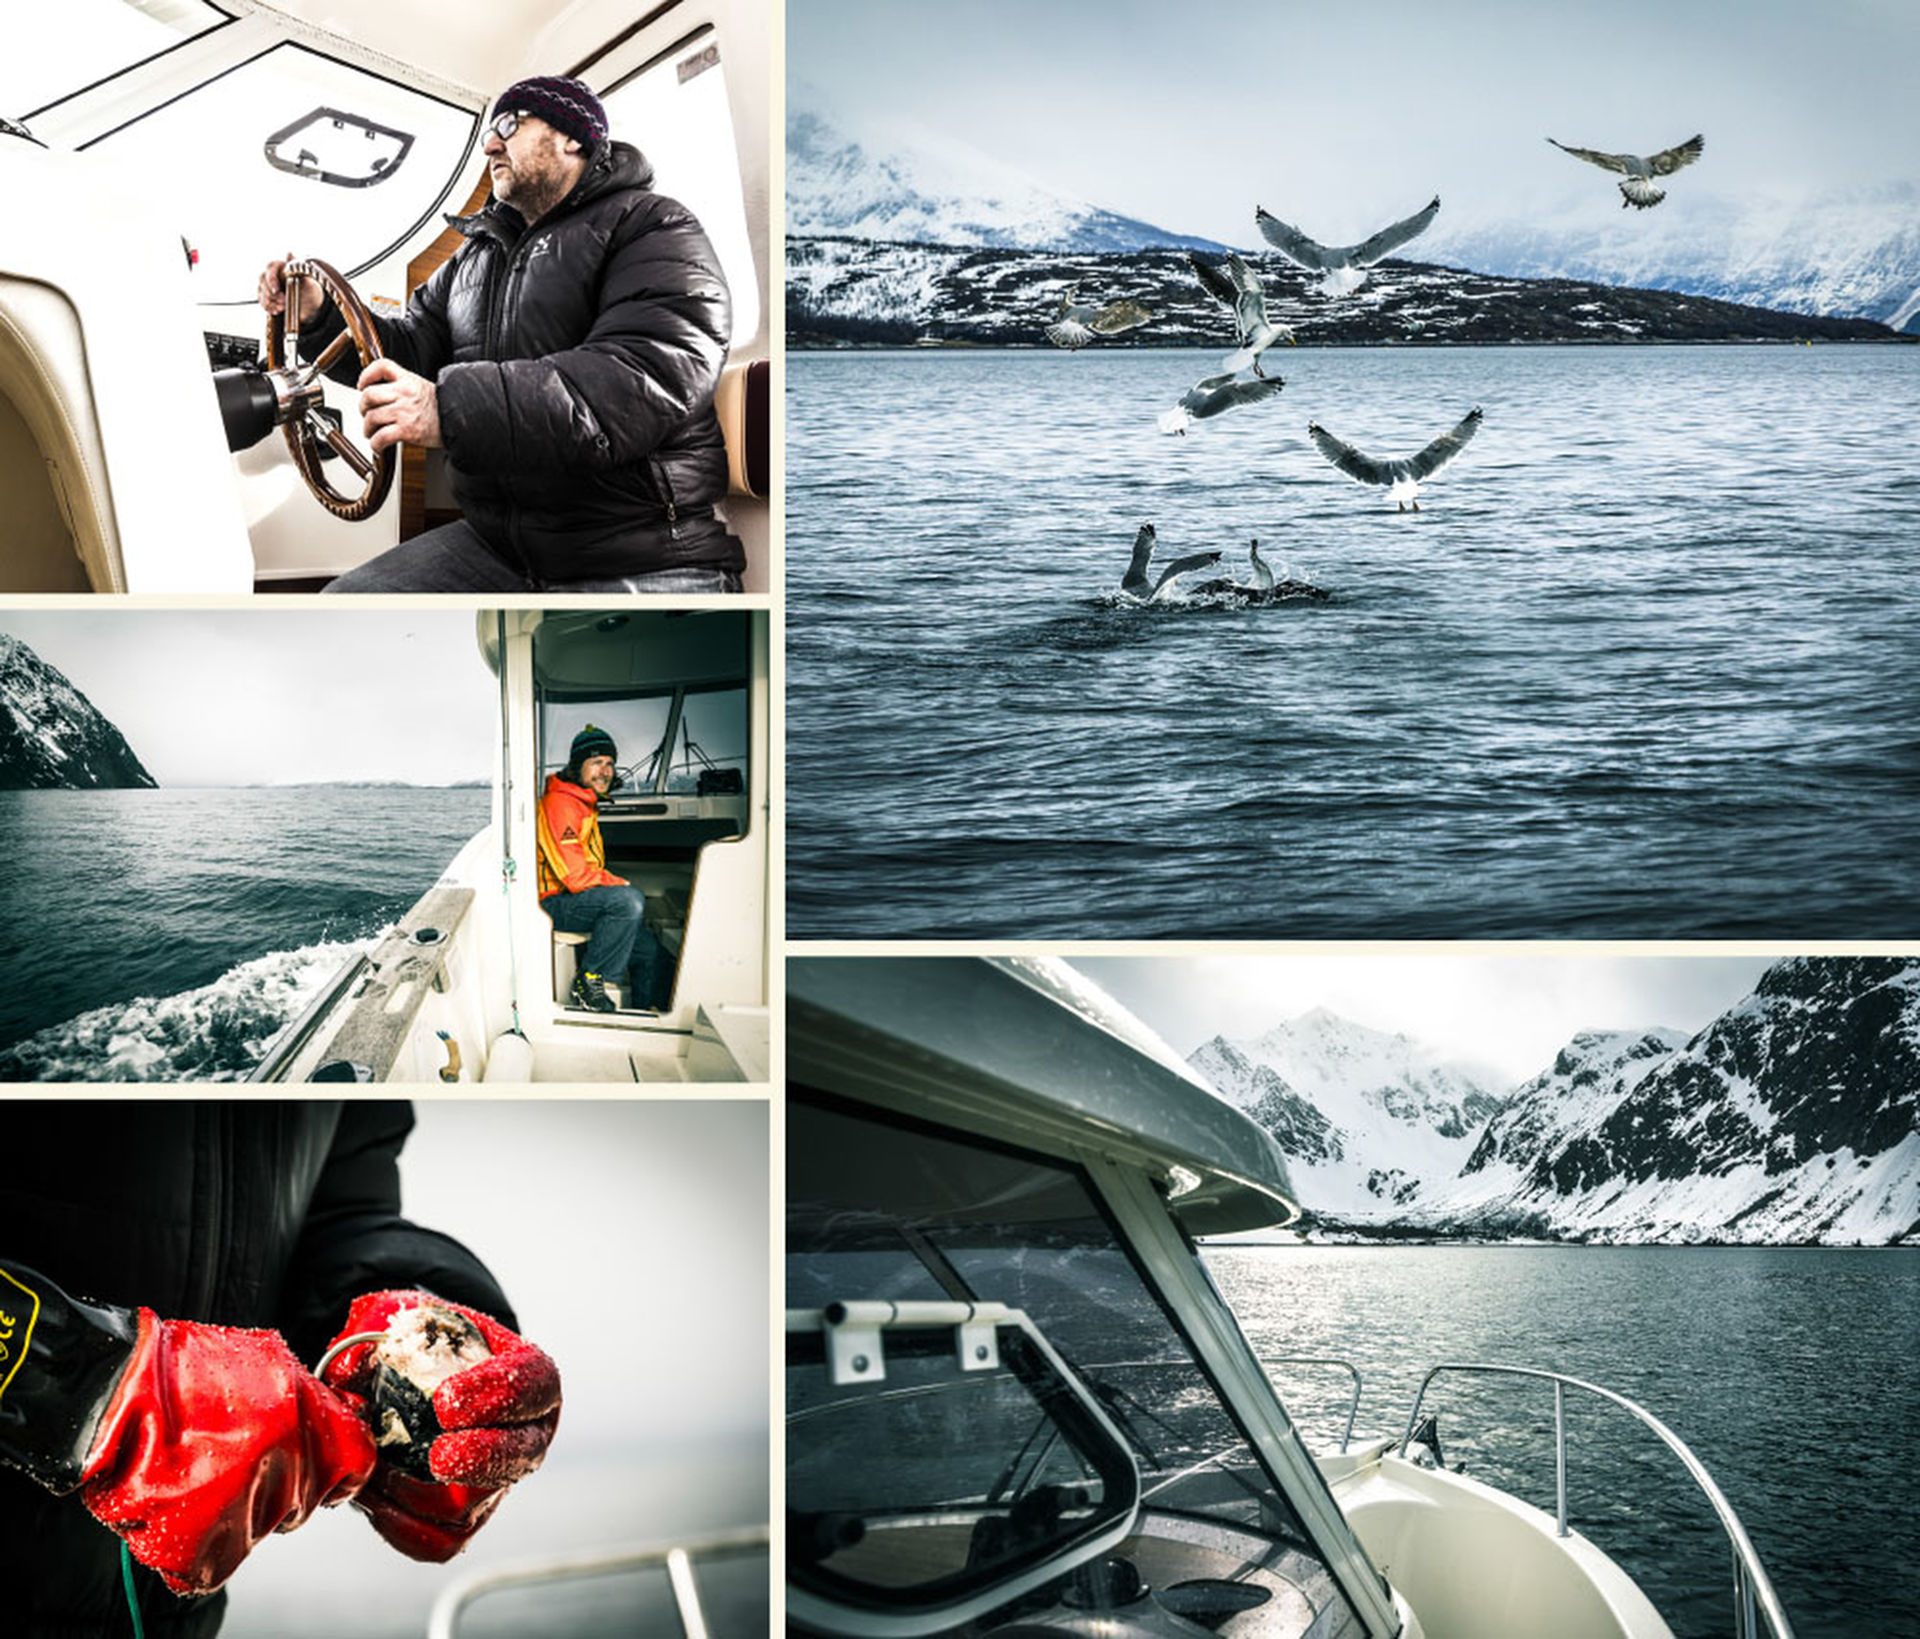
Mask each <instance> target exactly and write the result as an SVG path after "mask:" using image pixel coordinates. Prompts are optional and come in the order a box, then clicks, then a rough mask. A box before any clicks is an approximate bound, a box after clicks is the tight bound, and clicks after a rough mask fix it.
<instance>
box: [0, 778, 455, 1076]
mask: <svg viewBox="0 0 1920 1639" xmlns="http://www.w3.org/2000/svg"><path fill="white" fill-rule="evenodd" d="M487 805H488V793H487V792H486V791H485V790H483V789H479V788H471V787H469V788H460V789H452V790H444V789H443V790H432V789H418V790H416V789H369V788H359V787H338V786H308V787H301V786H286V787H273V788H268V789H236V790H188V789H183V790H159V791H4V792H0V859H4V860H6V862H7V869H6V872H5V878H4V883H0V1080H11V1081H95V1080H120V1081H175V1080H185V1079H193V1080H232V1079H236V1078H238V1077H241V1076H244V1075H245V1074H246V1073H247V1071H248V1070H249V1069H251V1068H252V1067H253V1065H255V1064H257V1063H258V1062H259V1060H260V1058H261V1056H262V1055H263V1054H264V1053H265V1051H266V1048H267V1045H268V1043H270V1042H271V1041H272V1040H273V1038H274V1036H275V1035H276V1034H277V1033H278V1032H279V1030H280V1029H281V1027H282V1026H284V1025H285V1024H287V1023H288V1022H289V1021H290V1020H292V1019H293V1018H294V1017H295V1016H297V1015H298V1014H299V1012H300V1011H301V1009H302V1008H304V1007H305V1006H306V1004H307V1003H308V1001H310V1000H311V999H312V998H313V997H314V996H315V995H316V994H318V992H319V991H320V990H321V989H322V988H323V987H324V986H325V985H326V983H327V981H328V980H329V979H331V978H332V977H333V975H334V974H335V973H337V972H338V971H339V969H340V967H341V965H342V964H343V963H344V962H345V961H346V960H347V959H348V958H349V957H350V956H351V955H352V954H353V953H354V952H355V951H356V950H358V949H360V948H361V947H362V946H364V945H365V944H366V943H368V942H369V941H370V940H372V939H373V938H374V937H375V935H377V934H378V933H379V932H380V931H381V930H382V929H383V928H385V927H387V926H388V925H390V924H391V923H392V922H394V921H395V920H396V919H397V918H398V917H399V916H401V915H402V914H403V913H404V912H405V911H406V910H407V908H408V907H409V906H410V905H411V904H412V903H413V902H414V900H416V899H417V898H419V896H420V895H421V894H422V893H424V892H425V891H426V890H427V889H428V888H430V887H432V886H433V884H434V881H435V880H436V879H437V878H438V876H439V875H440V872H441V871H442V870H443V869H444V868H445V867H446V865H447V864H448V862H449V861H450V860H451V859H452V858H453V856H454V854H455V853H457V852H458V851H459V849H460V847H461V845H462V844H463V843H465V842H466V841H467V840H468V839H469V838H470V837H471V836H473V834H474V833H475V832H476V831H478V830H480V829H481V827H482V826H484V825H485V824H486V822H487Z"/></svg>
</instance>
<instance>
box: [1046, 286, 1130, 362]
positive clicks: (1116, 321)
mask: <svg viewBox="0 0 1920 1639" xmlns="http://www.w3.org/2000/svg"><path fill="white" fill-rule="evenodd" d="M1079 294H1080V287H1079V286H1078V285H1068V286H1067V293H1066V295H1064V296H1062V297H1061V298H1060V311H1059V312H1058V313H1057V314H1056V315H1055V316H1054V322H1053V323H1052V324H1050V325H1048V326H1047V340H1048V341H1050V342H1052V343H1053V345H1054V346H1055V347H1067V348H1078V347H1085V346H1086V345H1087V343H1088V342H1090V341H1093V340H1094V339H1096V338H1097V337H1100V336H1117V335H1119V334H1120V333H1121V332H1122V331H1123V330H1137V329H1138V328H1139V327H1140V326H1141V325H1143V324H1145V323H1146V322H1147V320H1149V319H1150V318H1152V317H1153V315H1152V314H1151V313H1149V312H1148V311H1147V310H1146V309H1145V308H1144V307H1142V306H1141V305H1140V304H1139V303H1138V302H1136V301H1132V300H1121V301H1117V302H1108V303H1107V304H1106V306H1105V307H1095V306H1094V305H1093V304H1092V303H1091V302H1077V301H1075V300H1074V298H1075V297H1076V296H1078V295H1079Z"/></svg>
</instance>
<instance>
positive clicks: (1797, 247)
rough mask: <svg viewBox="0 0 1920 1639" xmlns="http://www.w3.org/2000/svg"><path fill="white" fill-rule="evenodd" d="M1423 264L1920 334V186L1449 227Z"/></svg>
mask: <svg viewBox="0 0 1920 1639" xmlns="http://www.w3.org/2000/svg"><path fill="white" fill-rule="evenodd" d="M1420 250H1421V254H1422V255H1423V256H1425V257H1428V258H1430V259H1432V260H1434V261H1437V262H1443V263H1446V264H1448V265H1449V266H1453V267H1462V268H1473V269H1476V270H1478V271H1479V272H1482V273H1501V274H1511V275H1514V276H1517V277H1520V278H1528V279H1541V278H1557V279H1587V280H1593V281H1595V282H1597V283H1602V284H1620V285H1635V286H1643V287H1646V288H1649V289H1654V290H1675V291H1684V292H1686V293H1688V294H1690V295H1695V296H1714V297H1718V298H1720V299H1721V300H1723V301H1730V302H1742V303H1746V304H1749V305H1752V306H1756V307H1771V308H1778V309H1780V310H1781V311H1783V312H1788V313H1810V314H1827V315H1834V316H1846V317H1859V318H1869V319H1878V320H1880V321H1881V322H1882V323H1884V324H1887V325H1890V326H1892V327H1893V328H1894V329H1896V330H1901V329H1906V330H1909V331H1914V332H1920V186H1916V185H1915V184H1913V183H1890V184H1883V185H1881V186H1879V187H1875V188H1871V189H1855V190H1851V191H1841V192H1835V193H1832V194H1828V195H1824V196H1821V197H1818V198H1799V199H1789V198H1783V197H1778V196H1766V195H1755V196H1751V197H1738V198H1734V197H1728V196H1714V195H1711V194H1705V195H1703V194H1694V195H1692V196H1690V197H1682V196H1681V195H1680V193H1679V190H1678V189H1676V190H1675V198H1674V200H1673V201H1671V202H1670V204H1669V205H1668V206H1667V207H1663V208H1662V209H1660V210H1655V211H1625V212H1623V211H1617V210H1598V209H1592V208H1588V209H1581V210H1578V211H1567V212H1562V213H1559V214H1555V215H1550V216H1544V217H1540V218H1534V219H1524V220H1523V219H1519V218H1515V219H1510V220H1506V221H1496V222H1485V221H1483V222H1479V223H1468V222H1458V221H1452V220H1450V219H1449V218H1447V217H1445V216H1443V217H1442V218H1441V219H1440V220H1439V221H1438V222H1437V223H1436V224H1435V225H1434V227H1433V229H1432V230H1431V231H1430V232H1429V233H1427V234H1426V235H1425V236H1424V237H1423V238H1422V239H1421V242H1420Z"/></svg>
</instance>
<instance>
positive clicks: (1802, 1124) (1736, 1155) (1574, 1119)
mask: <svg viewBox="0 0 1920 1639" xmlns="http://www.w3.org/2000/svg"><path fill="white" fill-rule="evenodd" d="M1328 1018H1330V1016H1328ZM1328 1018H1320V1019H1314V1018H1312V1017H1311V1016H1309V1018H1307V1019H1300V1020H1295V1021H1293V1022H1292V1023H1291V1024H1289V1025H1283V1026H1281V1027H1279V1028H1278V1029H1277V1030H1275V1031H1270V1032H1268V1033H1267V1034H1266V1035H1263V1036H1261V1037H1259V1038H1257V1039H1256V1040H1255V1041H1253V1042H1247V1043H1239V1044H1235V1043H1230V1042H1226V1041H1224V1040H1222V1039H1221V1038H1217V1037H1216V1038H1215V1039H1214V1040H1213V1041H1210V1042H1208V1043H1206V1044H1205V1045H1204V1046H1202V1047H1201V1048H1199V1049H1198V1050H1197V1051H1196V1052H1195V1053H1194V1054H1193V1055H1191V1058H1190V1061H1189V1062H1191V1063H1192V1064H1193V1066H1194V1067H1195V1068H1196V1069H1197V1070H1199V1071H1200V1072H1201V1073H1202V1074H1203V1075H1205V1076H1206V1077H1207V1078H1208V1079H1209V1080H1210V1081H1211V1082H1212V1083H1213V1085H1214V1086H1215V1087H1216V1088H1217V1089H1218V1090H1219V1091H1220V1092H1221V1093H1222V1095H1223V1096H1225V1097H1226V1098H1228V1099H1229V1100H1230V1101H1232V1102H1234V1103H1237V1104H1239V1105H1241V1107H1242V1108H1244V1109H1246V1110H1247V1111H1248V1112H1249V1113H1250V1114H1251V1115H1252V1116H1253V1117H1254V1119H1255V1120H1257V1121H1259V1122H1261V1124H1262V1125H1264V1126H1266V1127H1267V1128H1268V1130H1269V1131H1271V1132H1272V1133H1273V1134H1274V1136H1275V1138H1276V1139H1277V1140H1278V1141H1279V1143H1280V1145H1281V1148H1282V1149H1283V1150H1284V1151H1285V1152H1286V1154H1287V1157H1288V1162H1289V1166H1290V1168H1291V1170H1292V1172H1293V1176H1294V1183H1295V1186H1296V1187H1297V1189H1298V1190H1299V1193H1300V1199H1301V1202H1302V1204H1303V1205H1304V1206H1305V1207H1306V1208H1307V1209H1308V1210H1309V1211H1310V1212H1311V1213H1312V1214H1313V1215H1314V1216H1315V1217H1316V1218H1317V1219H1319V1220H1320V1221H1321V1222H1322V1224H1323V1225H1331V1226H1344V1227H1349V1228H1353V1229H1357V1230H1360V1231H1362V1232H1376V1233H1377V1232H1386V1233H1394V1234H1407V1233H1433V1234H1443V1235H1456V1234H1468V1235H1488V1236H1495V1237H1511V1236H1516V1235H1519V1236H1542V1237H1548V1238H1553V1239H1566V1240H1579V1241H1595V1242H1609V1243H1611V1242H1620V1243H1641V1242H1651V1243H1694V1242H1703V1241H1712V1242H1732V1243H1752V1244H1800V1243H1807V1242H1817V1243H1823V1244H1839V1245H1889V1244H1904V1243H1910V1242H1913V1241H1916V1240H1920V961H1910V960H1906V959H1904V958H1879V957H1875V958H1866V957H1858V958H1855V957H1795V958H1790V959H1788V960H1786V961H1782V962H1777V963H1775V964H1774V965H1773V966H1772V967H1770V968H1769V969H1768V970H1767V971H1766V973H1765V974H1764V975H1762V977H1761V979H1760V981H1759V983H1758V984H1757V985H1756V986H1755V988H1754V990H1753V992H1752V994H1751V995H1749V996H1747V997H1746V998H1745V999H1743V1000H1742V1001H1741V1002H1739V1003H1738V1004H1737V1005H1735V1006H1734V1007H1731V1008H1729V1009H1727V1010H1726V1011H1725V1012H1724V1013H1723V1014H1721V1016H1720V1017H1719V1018H1717V1019H1715V1020H1714V1021H1713V1022H1712V1023H1711V1024H1710V1025H1708V1026H1707V1027H1706V1028H1705V1029H1704V1030H1701V1031H1699V1032H1697V1033H1696V1034H1694V1035H1692V1036H1687V1035H1686V1034H1684V1033H1682V1032H1679V1031H1672V1030H1646V1031H1631V1030H1629V1031H1586V1032H1582V1033H1580V1034H1578V1035H1576V1036H1575V1037H1574V1038H1573V1039H1572V1040H1571V1041H1569V1042H1568V1043H1567V1045H1566V1046H1565V1047H1564V1048H1562V1049H1561V1050H1560V1052H1559V1053H1558V1054H1557V1055H1556V1056H1555V1058H1554V1061H1553V1063H1552V1065H1550V1066H1549V1067H1548V1068H1547V1069H1546V1070H1544V1071H1542V1072H1541V1073H1540V1074H1539V1075H1537V1076H1535V1077H1533V1078H1532V1079H1531V1080H1529V1081H1528V1082H1526V1083H1525V1084H1524V1085H1523V1086H1521V1087H1520V1088H1518V1089H1517V1090H1516V1091H1514V1092H1513V1093H1512V1094H1511V1095H1509V1096H1504V1097H1503V1096H1500V1095H1498V1094H1497V1093H1496V1092H1494V1091H1492V1090H1491V1089H1490V1088H1489V1087H1488V1086H1487V1085H1486V1084H1481V1088H1480V1091H1481V1096H1480V1100H1479V1101H1478V1102H1475V1101H1474V1100H1472V1099H1471V1098H1470V1097H1469V1096H1466V1095H1464V1094H1463V1093H1462V1089H1463V1088H1465V1087H1468V1086H1471V1085H1474V1076H1473V1074H1472V1073H1470V1072H1466V1071H1463V1070H1462V1069H1461V1068H1460V1067H1458V1066H1448V1065H1445V1064H1444V1063H1442V1062H1441V1061H1439V1060H1438V1058H1437V1056H1436V1055H1433V1054H1431V1053H1423V1051H1422V1050H1421V1049H1419V1048H1418V1047H1417V1046H1416V1045H1415V1044H1413V1043H1410V1042H1407V1041H1405V1039H1404V1038H1397V1037H1384V1036H1381V1035H1379V1033H1378V1032H1370V1031H1364V1030H1362V1028H1361V1027H1359V1026H1354V1025H1349V1024H1347V1023H1346V1022H1345V1021H1341V1020H1333V1021H1332V1022H1331V1023H1329V1022H1328ZM1382 1044H1390V1045H1382ZM1496 1084H1497V1083H1496ZM1456 1112H1457V1117H1458V1119H1459V1120H1471V1121H1472V1122H1473V1126H1472V1130H1470V1131H1468V1132H1467V1133H1466V1134H1465V1136H1464V1137H1460V1138H1454V1137H1452V1136H1451V1131H1452V1130H1455V1129H1456V1128H1457V1123H1456V1120H1455V1113H1456Z"/></svg>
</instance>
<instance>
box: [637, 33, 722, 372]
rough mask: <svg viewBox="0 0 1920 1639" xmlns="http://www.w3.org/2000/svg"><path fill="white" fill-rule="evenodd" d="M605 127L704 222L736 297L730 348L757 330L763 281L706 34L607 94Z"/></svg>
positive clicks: (714, 46)
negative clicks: (636, 151)
mask: <svg viewBox="0 0 1920 1639" xmlns="http://www.w3.org/2000/svg"><path fill="white" fill-rule="evenodd" d="M601 101H602V102H603V103H604V104H605V105H606V110H607V124H608V126H609V128H610V129H611V131H612V133H613V135H614V136H615V137H617V138H618V139H619V140H620V141H622V142H630V143H632V144H633V145H634V147H636V148H638V149H639V150H640V152H641V153H643V154H645V155H646V156H647V158H648V159H649V160H651V161H652V163H653V185H654V187H655V188H656V189H657V190H658V191H659V192H661V193H663V194H666V195H668V196H669V197H670V198H673V199H677V200H679V201H680V203H681V204H683V205H685V206H686V207H687V208H688V209H689V210H691V211H692V212H693V214H694V215H695V216H697V217H699V218H700V225H701V227H703V228H705V229H706V231H707V238H708V239H710V240H711V241H712V242H713V249H714V254H715V255H717V256H718V257H719V258H720V266H721V268H722V269H723V270H724V271H725V273H726V275H727V288H728V289H729V291H730V292H731V293H732V296H733V344H734V346H736V347H738V346H740V345H742V344H743V343H745V342H748V341H751V340H752V339H753V338H754V336H756V335H757V334H758V333H759V330H760V281H759V278H758V276H757V275H756V273H755V272H754V266H753V244H752V241H751V240H750V239H749V238H748V237H747V206H746V200H745V198H744V196H743V195H742V193H741V191H740V152H739V149H738V148H737V147H736V146H735V145H734V140H733V110H732V107H731V106H730V104H729V103H728V100H727V71H726V64H725V63H724V62H723V61H722V59H721V56H720V43H719V39H718V36H717V35H716V34H715V33H714V31H713V30H712V29H710V28H709V29H702V30H701V31H700V32H699V33H698V34H694V35H691V36H689V37H688V38H687V39H685V40H683V41H681V42H680V43H679V44H678V45H676V46H674V47H673V48H672V49H671V50H669V51H667V52H666V53H665V54H663V55H662V56H661V57H660V58H659V59H657V60H656V61H654V62H652V63H649V64H648V65H647V66H646V67H644V68H642V69H640V70H639V71H638V72H637V73H635V74H633V75H632V76H630V77H629V78H627V79H625V80H622V81H620V82H619V83H618V84H616V85H614V86H613V87H611V88H610V89H609V90H607V91H606V92H605V93H604V94H603V95H602V97H601Z"/></svg>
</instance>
